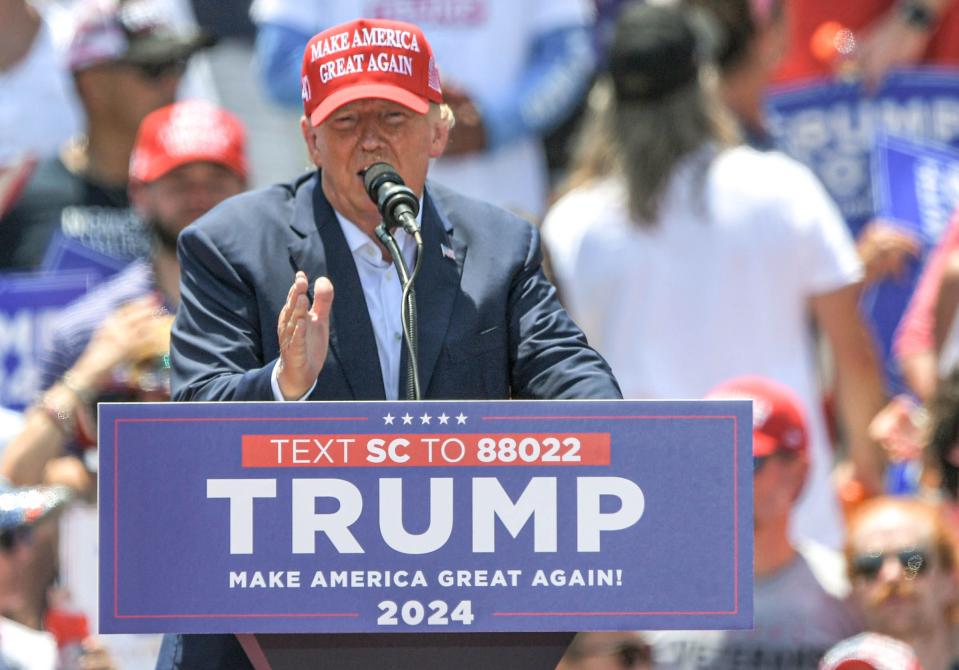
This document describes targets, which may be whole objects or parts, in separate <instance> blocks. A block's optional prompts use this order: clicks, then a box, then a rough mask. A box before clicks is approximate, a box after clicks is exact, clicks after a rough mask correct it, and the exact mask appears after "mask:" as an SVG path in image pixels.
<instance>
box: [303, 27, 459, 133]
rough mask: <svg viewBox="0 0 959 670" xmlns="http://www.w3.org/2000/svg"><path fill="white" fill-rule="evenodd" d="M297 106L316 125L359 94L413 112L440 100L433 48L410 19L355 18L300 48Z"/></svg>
mask: <svg viewBox="0 0 959 670" xmlns="http://www.w3.org/2000/svg"><path fill="white" fill-rule="evenodd" d="M302 82H303V88H302V91H301V94H302V96H303V110H304V112H305V113H306V116H307V118H308V119H309V120H310V123H311V124H313V125H314V126H318V125H320V124H321V123H323V121H324V120H325V119H326V117H328V116H329V115H330V114H331V113H332V112H333V111H334V110H335V109H337V108H339V107H342V106H343V105H345V104H347V103H349V102H353V101H354V100H360V99H362V98H379V99H382V100H392V101H393V102H396V103H399V104H401V105H403V106H404V107H408V108H409V109H412V110H413V111H414V112H417V113H418V114H425V113H426V112H427V110H429V103H430V102H436V103H440V102H443V91H442V88H441V87H440V74H439V70H438V69H437V68H436V60H435V59H434V58H433V49H432V48H431V47H430V45H429V42H427V41H426V37H425V36H424V35H423V31H422V30H420V29H419V28H417V27H416V26H415V25H413V24H412V23H404V22H403V21H389V20H386V19H357V20H355V21H350V22H349V23H343V24H340V25H338V26H334V27H333V28H329V29H327V30H324V31H323V32H322V33H320V34H318V35H315V36H314V37H313V39H311V40H310V41H309V43H308V44H307V45H306V51H304V52H303V79H302Z"/></svg>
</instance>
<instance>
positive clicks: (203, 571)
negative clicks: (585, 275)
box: [99, 401, 752, 633]
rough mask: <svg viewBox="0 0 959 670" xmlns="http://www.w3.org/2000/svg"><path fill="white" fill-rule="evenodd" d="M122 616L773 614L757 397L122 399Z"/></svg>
mask: <svg viewBox="0 0 959 670" xmlns="http://www.w3.org/2000/svg"><path fill="white" fill-rule="evenodd" d="M99 421H100V537H101V563H100V630H101V631H102V632H105V633H120V632H123V633H144V632H183V633H213V632H230V633H306V632H312V633H478V632H486V633H490V632H516V631H540V632H548V631H564V630H565V631H568V630H624V629H636V628H644V629H655V628H727V629H728V628H750V627H751V626H752V493H751V491H752V460H751V455H752V454H751V447H750V445H751V440H752V429H751V426H752V423H751V414H750V405H749V403H748V402H744V401H696V402H683V401H676V402H652V401H649V402H641V401H555V402H544V401H477V402H445V401H430V402H419V403H411V402H355V403H349V402H336V403H159V404H101V405H100V410H99Z"/></svg>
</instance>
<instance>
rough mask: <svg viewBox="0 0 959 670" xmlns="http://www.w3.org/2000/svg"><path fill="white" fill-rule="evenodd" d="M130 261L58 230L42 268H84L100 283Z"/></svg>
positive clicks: (58, 269) (65, 269)
mask: <svg viewBox="0 0 959 670" xmlns="http://www.w3.org/2000/svg"><path fill="white" fill-rule="evenodd" d="M129 262H130V261H129V260H124V259H121V258H117V257H116V256H110V255H108V254H104V253H101V252H99V251H97V250H96V249H93V248H91V247H88V246H87V245H85V244H83V243H82V242H80V241H79V240H76V239H73V238H72V237H67V236H66V235H64V234H63V233H60V232H58V233H56V234H55V235H54V236H53V239H52V240H50V244H49V245H48V246H47V251H46V254H44V257H43V263H42V264H41V268H42V269H44V270H48V271H54V272H63V271H67V270H82V271H84V272H87V273H88V274H90V275H91V276H92V277H93V278H94V280H95V282H97V283H99V282H101V281H103V280H104V279H106V278H107V277H112V276H113V275H115V274H116V273H117V272H119V271H120V270H122V269H123V268H124V267H126V265H127V264H128V263H129Z"/></svg>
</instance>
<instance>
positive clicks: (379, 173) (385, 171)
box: [363, 163, 404, 202]
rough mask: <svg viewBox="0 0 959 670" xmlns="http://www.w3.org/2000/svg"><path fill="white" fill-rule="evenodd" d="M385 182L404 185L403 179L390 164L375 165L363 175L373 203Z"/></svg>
mask: <svg viewBox="0 0 959 670" xmlns="http://www.w3.org/2000/svg"><path fill="white" fill-rule="evenodd" d="M385 181H391V182H393V183H394V184H401V185H402V184H403V183H404V182H403V178H402V177H400V175H399V174H398V173H397V172H396V169H395V168H394V167H393V166H392V165H390V164H389V163H374V164H373V165H371V166H370V167H369V168H367V170H366V172H365V173H364V174H363V186H364V187H365V188H366V192H367V194H368V195H369V196H370V198H372V199H373V201H374V202H375V201H376V199H377V198H376V191H377V190H378V189H379V187H380V185H381V184H382V183H383V182H385Z"/></svg>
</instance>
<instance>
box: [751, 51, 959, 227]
mask: <svg viewBox="0 0 959 670" xmlns="http://www.w3.org/2000/svg"><path fill="white" fill-rule="evenodd" d="M767 119H768V124H769V131H770V134H771V135H772V137H773V138H774V140H775V142H776V144H777V146H779V148H781V149H782V150H783V151H785V152H786V153H787V154H789V155H790V156H792V157H793V158H796V159H797V160H799V161H801V162H803V163H805V164H806V165H808V166H809V167H810V168H811V169H812V170H813V172H815V173H816V174H817V175H818V176H819V178H820V179H821V180H822V182H823V184H824V185H825V187H826V189H827V190H828V191H829V193H830V195H832V197H833V198H834V199H835V200H836V203H837V204H838V205H839V208H840V210H841V211H842V213H843V216H844V217H845V218H846V221H847V222H848V223H849V225H850V227H851V229H852V231H853V233H854V234H857V233H858V232H859V229H860V228H861V227H862V225H863V224H865V223H866V222H867V221H869V220H870V219H871V218H873V216H874V215H875V214H876V207H875V203H874V200H873V189H872V184H871V171H870V157H871V155H872V152H873V148H874V146H875V142H876V137H877V134H879V133H887V134H891V135H896V136H900V137H908V138H911V139H927V140H933V141H935V142H939V143H943V144H953V145H956V144H959V75H957V74H956V73H955V71H951V70H940V69H935V68H923V69H916V70H903V71H898V72H894V73H892V74H890V75H889V76H888V77H887V78H886V79H885V81H884V82H883V85H882V87H881V88H880V89H879V90H878V91H876V92H875V94H874V95H869V94H867V93H865V92H864V91H863V89H862V87H861V85H860V84H858V83H854V82H844V81H839V80H835V79H824V80H817V81H816V83H812V84H807V85H803V86H797V87H789V88H783V89H779V90H778V91H776V92H774V93H773V94H772V95H770V96H769V98H768V100H767Z"/></svg>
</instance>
